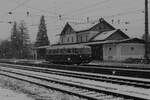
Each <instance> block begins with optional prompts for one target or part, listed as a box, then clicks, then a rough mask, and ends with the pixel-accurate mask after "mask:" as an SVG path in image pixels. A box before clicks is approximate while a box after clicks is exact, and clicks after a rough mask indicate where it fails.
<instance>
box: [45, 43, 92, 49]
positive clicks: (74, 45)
mask: <svg viewBox="0 0 150 100" xmlns="http://www.w3.org/2000/svg"><path fill="white" fill-rule="evenodd" d="M62 48H90V47H89V46H85V45H82V44H70V45H53V46H49V47H48V48H47V49H62Z"/></svg>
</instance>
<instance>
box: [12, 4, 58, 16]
mask: <svg viewBox="0 0 150 100" xmlns="http://www.w3.org/2000/svg"><path fill="white" fill-rule="evenodd" d="M14 2H16V3H18V2H17V1H14ZM22 6H24V7H27V8H30V9H33V10H36V11H40V12H46V13H50V14H53V15H59V14H58V13H56V12H51V11H47V10H44V9H41V8H40V9H39V8H35V7H32V6H29V5H26V4H23V5H22Z"/></svg>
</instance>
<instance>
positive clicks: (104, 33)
mask: <svg viewBox="0 0 150 100" xmlns="http://www.w3.org/2000/svg"><path fill="white" fill-rule="evenodd" d="M116 31H117V30H112V31H105V32H102V33H100V34H99V35H97V36H96V37H95V38H94V39H92V40H93V41H98V40H104V39H106V38H107V37H109V36H110V35H111V34H113V33H114V32H116Z"/></svg>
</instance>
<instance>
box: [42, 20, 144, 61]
mask: <svg viewBox="0 0 150 100" xmlns="http://www.w3.org/2000/svg"><path fill="white" fill-rule="evenodd" d="M59 35H60V38H59V42H58V44H57V45H73V44H80V45H81V44H82V45H87V46H91V49H92V59H93V60H99V61H124V60H126V59H129V58H137V59H143V58H144V54H145V48H144V40H142V39H138V38H130V37H129V36H128V35H126V34H125V33H124V32H122V31H121V30H120V29H116V28H114V27H113V26H112V25H111V24H109V23H108V22H107V21H105V20H104V19H103V18H100V19H99V21H98V22H95V23H86V24H77V23H70V22H67V23H66V24H65V26H64V28H63V30H62V31H61V33H60V34H59ZM42 48H43V47H42Z"/></svg>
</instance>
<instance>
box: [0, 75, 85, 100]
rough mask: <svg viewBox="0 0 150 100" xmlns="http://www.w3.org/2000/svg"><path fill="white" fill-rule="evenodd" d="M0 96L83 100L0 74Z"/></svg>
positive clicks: (23, 99)
mask: <svg viewBox="0 0 150 100" xmlns="http://www.w3.org/2000/svg"><path fill="white" fill-rule="evenodd" d="M0 98H1V100H83V99H81V98H79V97H76V96H71V95H68V94H64V93H61V92H58V91H55V90H51V89H46V88H44V87H40V86H37V85H34V84H30V83H28V82H24V81H20V80H17V79H13V78H9V77H6V76H2V75H0Z"/></svg>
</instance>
